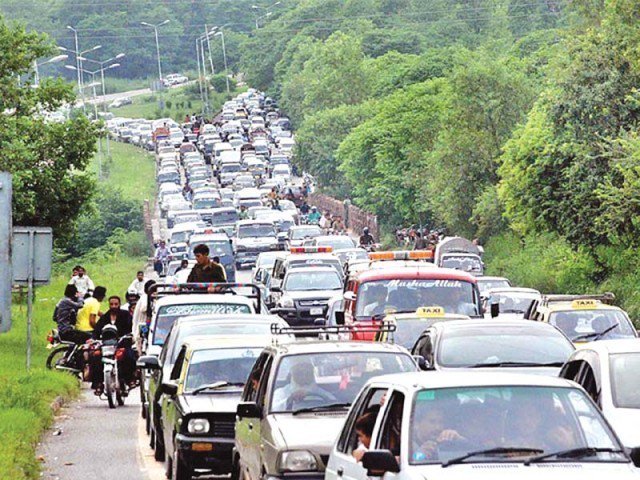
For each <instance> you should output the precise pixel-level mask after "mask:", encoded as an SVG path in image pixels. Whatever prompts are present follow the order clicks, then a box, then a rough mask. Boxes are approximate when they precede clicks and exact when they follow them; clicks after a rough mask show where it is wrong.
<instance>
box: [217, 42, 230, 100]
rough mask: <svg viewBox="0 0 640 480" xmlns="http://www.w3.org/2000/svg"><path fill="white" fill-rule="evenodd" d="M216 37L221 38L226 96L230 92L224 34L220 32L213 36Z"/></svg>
mask: <svg viewBox="0 0 640 480" xmlns="http://www.w3.org/2000/svg"><path fill="white" fill-rule="evenodd" d="M215 35H216V37H217V36H218V35H219V36H220V37H222V58H224V79H225V80H226V81H227V94H229V93H230V92H231V89H230V88H229V67H228V66H227V47H226V46H225V44H224V32H223V31H222V30H220V31H219V32H218V33H216V34H215Z"/></svg>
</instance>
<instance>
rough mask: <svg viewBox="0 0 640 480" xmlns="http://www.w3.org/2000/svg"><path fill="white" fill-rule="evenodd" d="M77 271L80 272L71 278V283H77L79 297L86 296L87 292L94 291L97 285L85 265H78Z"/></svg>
mask: <svg viewBox="0 0 640 480" xmlns="http://www.w3.org/2000/svg"><path fill="white" fill-rule="evenodd" d="M77 271H78V273H77V274H76V275H74V276H73V277H71V280H69V285H75V286H76V289H77V290H78V294H79V297H80V298H84V297H85V295H87V293H92V292H93V290H94V289H95V288H96V287H95V285H94V284H93V281H92V280H91V279H90V278H89V275H87V271H86V270H85V269H84V267H77Z"/></svg>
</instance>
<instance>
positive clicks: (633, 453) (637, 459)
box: [627, 447, 640, 468]
mask: <svg viewBox="0 0 640 480" xmlns="http://www.w3.org/2000/svg"><path fill="white" fill-rule="evenodd" d="M627 454H628V455H629V457H630V458H631V461H632V462H633V464H634V465H635V466H636V467H638V468H640V447H634V448H629V449H627Z"/></svg>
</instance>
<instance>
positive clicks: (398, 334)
mask: <svg viewBox="0 0 640 480" xmlns="http://www.w3.org/2000/svg"><path fill="white" fill-rule="evenodd" d="M438 320H442V319H432V318H411V319H408V318H403V319H401V320H397V321H396V322H395V325H396V331H395V332H393V333H392V334H390V335H388V336H387V338H389V339H393V343H395V344H396V345H400V346H402V347H404V348H406V349H407V350H411V349H412V348H413V346H414V345H415V343H416V341H417V340H418V338H420V335H421V334H422V332H424V331H425V330H426V329H427V328H429V327H430V326H431V325H433V324H434V323H436V321H438Z"/></svg>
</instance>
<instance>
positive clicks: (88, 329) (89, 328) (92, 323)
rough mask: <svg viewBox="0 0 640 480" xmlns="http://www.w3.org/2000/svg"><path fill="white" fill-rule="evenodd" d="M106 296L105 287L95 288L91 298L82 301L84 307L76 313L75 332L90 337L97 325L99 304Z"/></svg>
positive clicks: (99, 313) (100, 313)
mask: <svg viewBox="0 0 640 480" xmlns="http://www.w3.org/2000/svg"><path fill="white" fill-rule="evenodd" d="M106 295H107V289H106V288H105V287H100V286H98V287H96V288H95V290H94V291H93V296H92V297H90V298H87V299H86V300H85V301H84V305H83V306H82V308H81V309H80V311H79V312H78V321H77V322H76V330H78V331H79V332H83V333H85V334H88V335H91V334H92V333H93V330H94V329H95V327H96V324H97V323H98V319H99V318H100V315H102V312H100V303H101V302H102V301H103V300H104V297H106Z"/></svg>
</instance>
